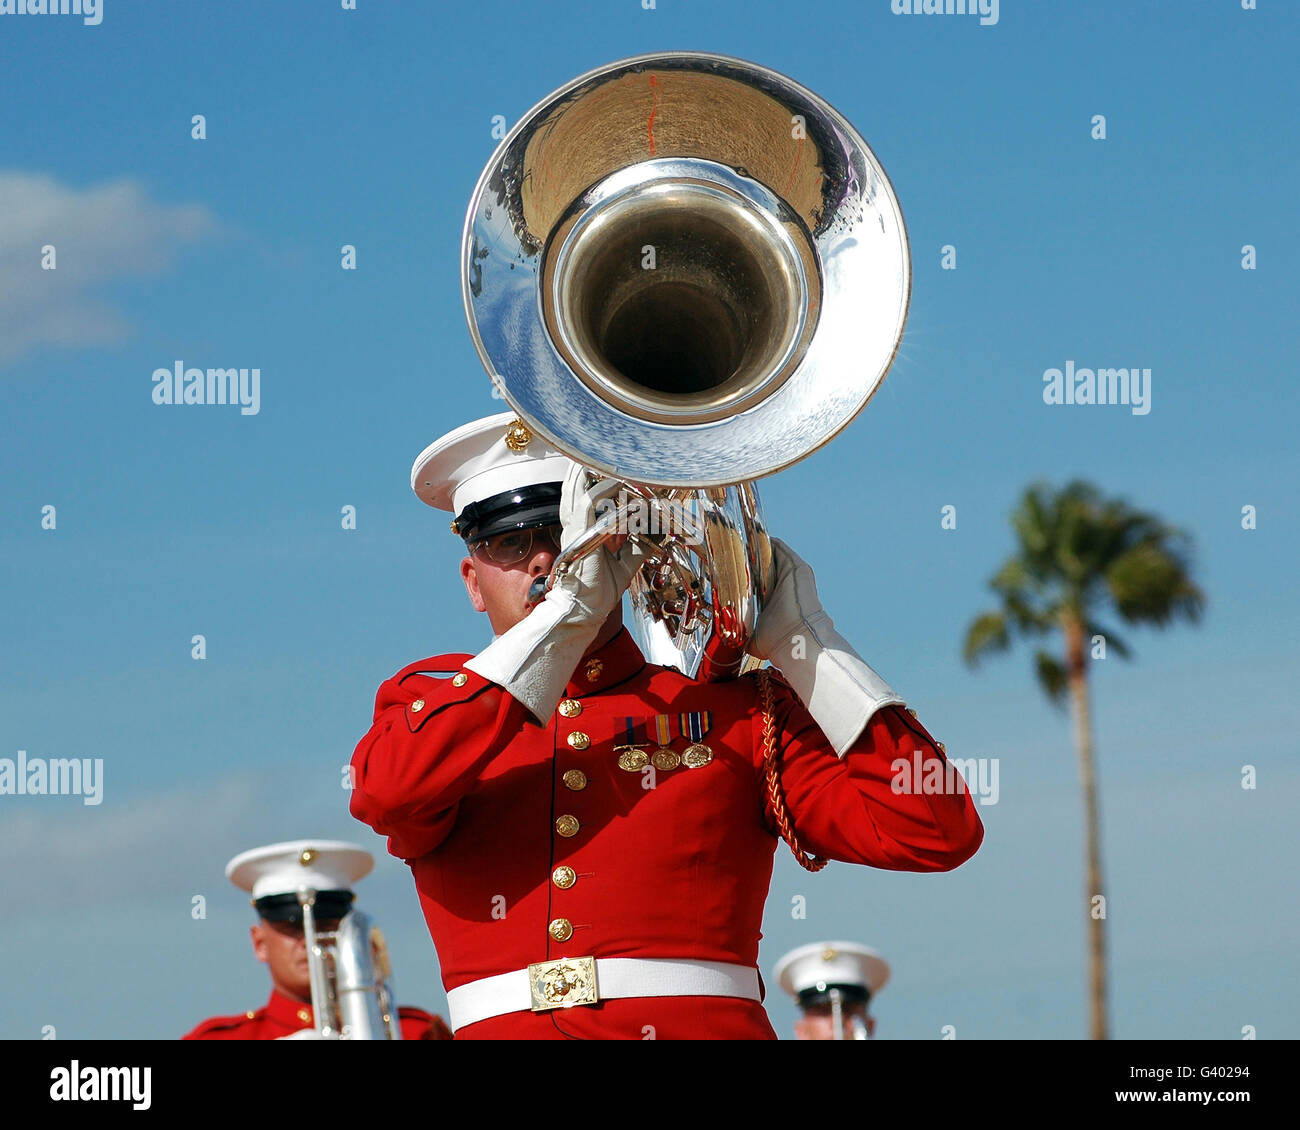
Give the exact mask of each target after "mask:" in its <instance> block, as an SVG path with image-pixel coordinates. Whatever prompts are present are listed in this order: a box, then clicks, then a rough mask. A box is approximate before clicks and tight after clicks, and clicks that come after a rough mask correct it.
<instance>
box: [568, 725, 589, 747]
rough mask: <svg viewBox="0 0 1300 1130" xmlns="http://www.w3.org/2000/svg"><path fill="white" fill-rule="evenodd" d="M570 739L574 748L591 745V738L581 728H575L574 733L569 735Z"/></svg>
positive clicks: (570, 743)
mask: <svg viewBox="0 0 1300 1130" xmlns="http://www.w3.org/2000/svg"><path fill="white" fill-rule="evenodd" d="M568 741H569V745H570V746H571V747H572V748H573V749H586V748H587V747H588V746H589V745H591V738H589V737H588V736H587V735H586V734H584V733H583V732H582V731H581V730H574V731H573V733H571V734H570V735H569V738H568Z"/></svg>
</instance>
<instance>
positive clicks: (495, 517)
mask: <svg viewBox="0 0 1300 1130" xmlns="http://www.w3.org/2000/svg"><path fill="white" fill-rule="evenodd" d="M562 486H563V484H561V483H535V484H534V485H532V486H527V487H520V488H519V489H518V490H508V491H505V492H503V493H502V494H494V495H493V496H492V497H491V498H485V499H484V500H483V501H482V502H471V503H470V504H469V505H468V506H466V507H465V509H464V510H462V511H461V512H460V514H459V515H458V516H457V518H456V527H457V533H459V534H460V536H461V537H463V538H464V539H465V542H466V544H469V543H471V542H476V541H482V540H483V539H484V538H490V537H495V536H496V535H497V534H504V533H507V532H508V531H510V530H530V529H534V530H535V529H538V528H539V527H541V526H555V525H558V524H559V521H560V490H561V488H562Z"/></svg>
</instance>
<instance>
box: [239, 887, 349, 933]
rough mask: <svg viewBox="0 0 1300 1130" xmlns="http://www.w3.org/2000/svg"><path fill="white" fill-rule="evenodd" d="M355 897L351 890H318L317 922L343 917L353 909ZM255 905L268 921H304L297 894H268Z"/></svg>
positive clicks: (296, 924)
mask: <svg viewBox="0 0 1300 1130" xmlns="http://www.w3.org/2000/svg"><path fill="white" fill-rule="evenodd" d="M354 898H356V895H354V894H353V893H352V892H351V891H317V892H316V901H315V903H314V904H313V905H312V914H313V915H314V917H315V920H316V921H317V922H328V921H331V920H333V919H336V918H342V917H343V916H344V915H345V914H347V912H348V911H349V910H350V909H351V907H352V900H353V899H354ZM253 906H254V907H256V909H257V913H258V914H259V915H261V916H262V917H263V918H265V919H266V920H267V921H268V922H288V923H289V924H290V925H294V926H298V925H301V923H302V904H301V903H299V902H298V896H297V895H292V894H290V895H267V896H266V897H264V898H260V899H257V900H256V901H255V902H254V903H253Z"/></svg>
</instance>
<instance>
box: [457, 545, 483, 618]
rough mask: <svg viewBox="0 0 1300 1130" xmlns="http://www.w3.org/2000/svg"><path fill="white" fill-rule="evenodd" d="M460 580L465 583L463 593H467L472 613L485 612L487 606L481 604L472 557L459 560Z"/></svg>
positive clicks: (481, 597) (481, 596) (476, 573)
mask: <svg viewBox="0 0 1300 1130" xmlns="http://www.w3.org/2000/svg"><path fill="white" fill-rule="evenodd" d="M460 579H461V580H462V581H464V582H465V591H466V592H467V593H469V602H470V604H472V605H473V606H474V611H475V612H486V611H487V605H486V604H484V603H483V594H482V593H481V592H480V591H479V587H478V571H477V570H476V569H475V568H474V559H473V558H472V557H464V558H462V559H461V562H460Z"/></svg>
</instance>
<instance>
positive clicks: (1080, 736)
mask: <svg viewBox="0 0 1300 1130" xmlns="http://www.w3.org/2000/svg"><path fill="white" fill-rule="evenodd" d="M1063 627H1064V631H1065V650H1066V665H1067V670H1068V672H1069V680H1070V707H1071V713H1072V714H1073V716H1074V745H1075V749H1076V750H1077V751H1078V754H1079V784H1080V786H1081V787H1082V789H1083V812H1084V825H1085V829H1086V832H1085V834H1086V836H1087V878H1086V883H1085V895H1086V898H1085V911H1086V913H1087V915H1088V997H1089V1025H1088V1027H1089V1035H1090V1037H1091V1038H1092V1039H1094V1040H1105V1039H1107V1038H1108V1035H1109V1033H1108V1031H1107V1022H1106V935H1105V928H1106V920H1105V918H1104V917H1102V915H1104V914H1105V913H1106V908H1107V903H1106V900H1105V898H1104V895H1105V892H1104V891H1103V889H1102V881H1101V826H1100V820H1099V818H1098V812H1097V774H1096V771H1095V769H1094V768H1093V763H1092V719H1091V713H1090V711H1089V708H1088V680H1087V668H1086V661H1085V659H1084V650H1083V649H1084V644H1083V624H1082V623H1081V622H1080V621H1079V620H1078V619H1076V618H1075V617H1073V616H1070V615H1069V614H1067V615H1066V616H1065V622H1064V624H1063ZM1098 895H1102V896H1103V898H1102V901H1101V902H1100V903H1099V904H1097V905H1096V906H1094V904H1093V899H1094V898H1095V897H1096V896H1098Z"/></svg>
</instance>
